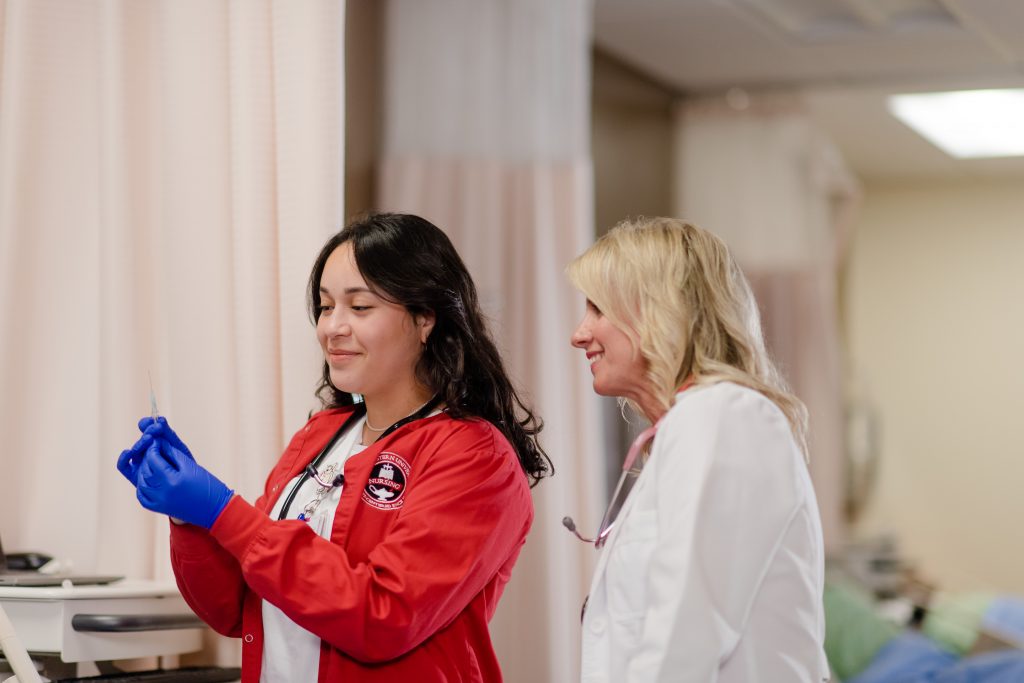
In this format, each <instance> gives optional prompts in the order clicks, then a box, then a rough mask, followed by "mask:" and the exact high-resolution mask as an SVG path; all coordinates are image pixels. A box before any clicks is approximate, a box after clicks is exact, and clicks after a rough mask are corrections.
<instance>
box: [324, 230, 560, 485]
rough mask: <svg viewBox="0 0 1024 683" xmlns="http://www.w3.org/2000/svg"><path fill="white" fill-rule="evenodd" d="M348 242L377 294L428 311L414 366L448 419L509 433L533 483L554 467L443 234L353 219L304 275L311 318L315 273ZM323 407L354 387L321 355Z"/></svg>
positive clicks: (336, 403) (345, 399)
mask: <svg viewBox="0 0 1024 683" xmlns="http://www.w3.org/2000/svg"><path fill="white" fill-rule="evenodd" d="M348 242H351V243H352V251H353V253H354V255H355V260H356V266H357V267H358V268H359V273H360V274H361V275H362V276H363V279H364V280H366V284H367V285H368V286H369V287H370V289H371V290H373V292H374V293H375V294H377V295H378V296H380V297H381V298H383V299H385V300H387V301H390V302H392V303H396V304H399V305H401V306H404V307H405V309H406V310H408V311H409V313H411V314H412V315H413V316H416V315H422V314H425V313H429V312H433V314H434V316H435V322H434V329H433V330H432V331H431V333H430V336H429V337H428V338H427V343H426V345H425V347H424V349H423V354H422V355H421V356H420V360H419V362H418V363H417V365H416V377H417V379H418V380H419V381H420V382H421V383H422V384H423V385H424V386H426V387H429V388H430V390H431V391H433V392H434V393H435V394H437V395H438V396H439V397H440V398H441V400H442V401H444V403H445V405H446V409H447V412H448V414H449V415H451V416H452V417H454V418H461V417H478V418H483V419H484V420H487V421H488V422H490V423H492V424H493V425H495V426H496V427H497V428H498V429H499V430H501V432H502V434H504V435H505V438H507V439H508V440H509V442H510V443H511V444H512V447H513V448H514V449H515V451H516V454H517V455H518V456H519V462H520V464H521V465H522V467H523V471H525V472H526V475H527V477H529V478H530V480H531V483H530V485H531V486H533V485H535V484H536V483H537V482H539V481H540V480H541V479H542V478H543V477H545V476H548V475H550V474H552V473H553V467H552V464H551V460H550V459H549V458H548V456H547V454H546V453H545V452H544V449H543V448H541V446H540V443H539V442H538V441H537V434H538V433H540V431H541V429H543V426H544V425H543V422H542V421H541V420H540V418H538V417H537V416H536V415H535V414H534V413H533V411H532V410H531V409H530V407H529V406H527V405H526V403H525V402H524V401H523V399H522V398H521V397H520V396H519V394H518V393H517V392H516V390H515V387H514V386H513V385H512V381H511V380H510V379H509V377H508V373H506V372H505V366H504V364H503V363H502V360H501V355H500V354H499V353H498V349H497V346H495V344H494V341H493V340H492V339H491V335H490V333H489V332H488V329H487V323H486V319H485V318H484V315H483V313H482V312H481V310H480V303H479V300H478V298H477V292H476V285H474V284H473V279H472V277H470V274H469V271H468V270H467V269H466V265H465V264H464V263H463V262H462V259H461V258H460V257H459V254H458V252H457V251H455V247H454V246H453V245H452V243H451V240H449V239H448V236H447V235H445V234H444V232H442V231H441V229H440V228H438V227H437V226H435V225H434V224H433V223H431V222H430V221H428V220H425V219H423V218H420V217H419V216H414V215H411V214H400V213H377V214H369V215H366V216H362V217H360V218H357V219H356V220H355V221H353V222H352V223H350V224H349V225H347V226H346V227H345V228H344V229H343V230H342V231H341V232H339V233H338V234H336V235H334V236H333V237H331V238H330V239H329V240H327V243H326V244H325V245H324V247H323V249H321V250H320V255H319V256H317V258H316V262H315V263H314V264H313V272H312V273H310V275H309V291H308V293H307V304H308V306H309V315H310V318H311V319H312V321H313V323H314V324H316V322H317V318H318V317H319V314H320V278H321V277H322V276H323V272H324V266H325V264H326V263H327V258H328V257H329V256H330V255H331V254H332V253H334V250H335V249H337V248H338V247H340V246H341V245H343V244H345V243H348ZM316 394H317V396H318V397H319V398H320V401H321V402H322V403H323V405H324V407H325V408H337V407H341V406H347V405H352V403H353V402H354V400H353V397H352V394H350V393H348V392H345V391H341V390H340V389H338V388H337V387H335V386H334V385H333V384H331V376H330V368H329V367H328V365H327V362H326V361H325V362H324V366H323V375H322V376H321V378H320V382H319V384H318V386H317V390H316Z"/></svg>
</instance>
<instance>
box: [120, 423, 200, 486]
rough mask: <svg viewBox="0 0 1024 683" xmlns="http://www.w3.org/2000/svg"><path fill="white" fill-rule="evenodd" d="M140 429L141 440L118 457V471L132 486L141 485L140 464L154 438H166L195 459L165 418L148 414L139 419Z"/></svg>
mask: <svg viewBox="0 0 1024 683" xmlns="http://www.w3.org/2000/svg"><path fill="white" fill-rule="evenodd" d="M139 431H140V432H142V436H141V437H140V438H139V440H138V441H136V442H135V444H134V445H132V447H131V448H129V449H127V450H124V451H121V455H120V456H119V457H118V458H117V469H118V471H120V472H121V474H123V475H124V478H125V479H127V480H128V481H129V482H131V485H132V486H135V487H138V485H139V466H140V465H141V464H142V457H143V455H145V453H146V451H147V450H148V449H149V447H150V446H152V445H153V439H155V438H162V439H166V440H167V441H168V442H169V443H170V444H171V445H172V446H173V447H174V448H176V449H178V450H179V451H181V452H182V453H184V454H185V455H186V456H188V457H189V458H191V459H193V460H194V459H195V458H193V457H192V452H191V451H190V450H189V449H188V446H186V445H185V444H184V442H183V441H182V440H181V439H180V438H179V437H178V435H177V434H176V433H175V432H174V430H173V429H171V426H170V425H169V424H168V423H167V420H166V419H165V418H163V417H157V419H156V420H155V421H154V420H153V418H152V417H149V416H148V415H147V416H146V417H144V418H142V419H141V420H139Z"/></svg>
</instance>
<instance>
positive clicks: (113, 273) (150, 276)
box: [0, 0, 344, 578]
mask: <svg viewBox="0 0 1024 683" xmlns="http://www.w3.org/2000/svg"><path fill="white" fill-rule="evenodd" d="M343 10H344V3H343V2H341V1H340V0H329V1H328V0H318V1H311V2H302V3H292V2H284V1H281V0H232V1H229V2H217V3H211V2H205V1H203V0H151V1H148V2H132V1H130V0H106V1H103V2H67V1H62V0H0V330H2V332H0V345H2V349H0V386H2V387H3V391H2V394H0V434H2V435H3V436H2V446H0V447H2V455H0V459H2V460H0V531H2V533H3V535H4V543H5V547H6V548H7V549H9V550H16V549H38V550H44V551H47V552H49V553H52V554H54V555H56V556H57V557H59V558H61V559H64V560H66V561H68V562H70V563H73V564H74V566H75V567H76V568H77V569H79V570H101V571H104V572H114V573H121V574H127V575H128V576H131V577H139V578H165V577H168V576H169V568H168V564H167V549H166V540H165V539H166V533H167V532H166V520H163V519H160V518H158V517H157V516H155V515H152V514H151V513H148V512H146V511H144V510H142V509H141V508H140V507H139V505H138V504H137V502H136V501H135V499H134V496H133V492H132V491H131V488H130V487H129V486H128V485H127V484H126V483H125V482H124V481H123V480H122V479H121V477H120V475H119V474H118V473H117V471H116V470H115V469H114V461H115V459H116V457H117V454H118V453H119V452H120V450H121V449H122V448H125V447H127V446H128V445H129V444H131V443H132V442H133V441H134V440H135V439H136V438H137V430H136V428H135V422H136V420H137V419H138V418H139V417H140V416H142V415H144V414H147V413H148V412H149V402H148V394H149V381H148V377H147V376H148V375H150V374H151V375H152V379H153V384H154V387H155V390H156V395H157V399H158V402H159V406H160V409H161V411H162V412H163V413H164V414H166V415H167V416H168V417H169V419H170V420H171V421H172V423H173V424H174V425H175V426H176V428H177V429H178V430H179V432H180V433H181V434H182V435H183V437H184V438H185V439H186V440H187V442H188V443H189V444H190V446H191V448H192V450H193V452H194V453H195V454H196V457H197V458H198V459H200V460H201V461H202V462H203V463H204V465H206V466H208V467H210V469H211V470H213V471H214V472H215V473H217V474H218V475H220V476H221V477H223V478H224V479H225V480H226V481H229V482H230V483H231V485H232V486H234V487H236V488H237V490H238V491H239V492H241V493H243V494H244V495H246V496H248V497H250V498H251V497H253V496H254V495H255V494H256V493H257V492H258V491H259V490H260V489H261V488H262V482H263V478H264V476H265V475H266V472H267V471H268V470H269V468H270V466H271V464H272V463H273V462H275V461H276V459H277V457H278V455H279V453H280V450H281V448H282V446H283V443H284V441H285V439H286V438H287V437H288V436H290V434H291V433H292V431H293V430H295V429H297V428H298V427H299V426H301V424H302V423H303V421H304V419H305V417H306V413H307V411H308V410H309V409H310V408H311V407H313V406H314V405H315V400H314V398H313V395H312V390H313V388H314V385H315V380H316V378H317V375H318V373H319V360H318V359H319V353H318V351H319V350H318V348H317V345H316V342H315V338H314V334H313V330H312V329H311V327H310V323H309V321H308V319H307V317H306V313H305V310H304V287H305V280H306V277H307V276H308V269H309V267H310V265H311V263H312V260H313V258H314V257H315V255H316V252H317V250H318V249H319V247H320V245H321V244H322V242H323V240H324V239H325V238H326V236H327V235H328V234H330V233H331V232H333V231H334V230H335V229H337V227H338V225H339V223H340V222H341V215H342V206H341V197H342V195H341V188H342V182H341V169H342V137H341V130H342V126H341V125H340V124H341V117H342V113H343V109H342V101H343V100H342V92H343V81H342V78H343V71H342V54H343V53H342V37H343V30H342V29H343V20H344V17H343Z"/></svg>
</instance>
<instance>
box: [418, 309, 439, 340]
mask: <svg viewBox="0 0 1024 683" xmlns="http://www.w3.org/2000/svg"><path fill="white" fill-rule="evenodd" d="M436 321H437V316H436V315H434V312H433V311H427V312H426V313H421V314H420V315H417V316H416V327H417V328H419V333H420V344H426V343H427V339H428V338H429V337H430V333H431V332H433V330H434V323H435V322H436Z"/></svg>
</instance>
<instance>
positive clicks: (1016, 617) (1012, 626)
mask: <svg viewBox="0 0 1024 683" xmlns="http://www.w3.org/2000/svg"><path fill="white" fill-rule="evenodd" d="M981 626H982V628H985V629H988V630H990V631H992V633H994V634H995V635H998V636H1003V637H1004V638H1008V639H1012V640H1015V641H1017V642H1018V643H1022V644H1024V598H1019V597H1016V596H1010V595H1002V596H999V597H997V598H995V599H994V600H993V601H992V603H991V604H990V605H989V606H988V609H987V610H985V613H984V614H983V615H982V617H981ZM1021 680H1022V681H1024V678H1022V679H1021Z"/></svg>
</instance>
